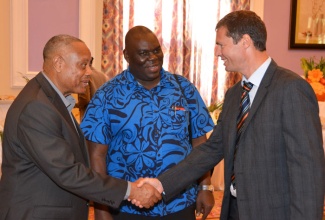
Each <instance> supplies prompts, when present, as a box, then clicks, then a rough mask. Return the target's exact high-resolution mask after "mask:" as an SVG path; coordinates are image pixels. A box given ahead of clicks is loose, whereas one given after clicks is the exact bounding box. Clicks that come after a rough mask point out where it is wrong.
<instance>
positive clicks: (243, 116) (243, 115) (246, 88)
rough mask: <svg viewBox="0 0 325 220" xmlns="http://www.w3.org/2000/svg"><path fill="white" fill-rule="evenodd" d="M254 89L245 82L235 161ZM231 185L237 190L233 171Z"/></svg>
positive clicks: (238, 122)
mask: <svg viewBox="0 0 325 220" xmlns="http://www.w3.org/2000/svg"><path fill="white" fill-rule="evenodd" d="M252 88H253V84H252V83H250V82H246V81H244V82H243V93H242V95H241V102H240V112H239V115H238V117H237V136H236V148H235V153H234V161H235V158H236V153H237V147H238V142H239V139H240V135H241V133H242V130H243V125H244V123H245V120H246V118H247V116H248V113H249V109H250V100H249V91H250V90H251V89H252ZM231 183H232V185H233V187H234V188H235V184H236V183H235V173H234V170H233V174H232V176H231Z"/></svg>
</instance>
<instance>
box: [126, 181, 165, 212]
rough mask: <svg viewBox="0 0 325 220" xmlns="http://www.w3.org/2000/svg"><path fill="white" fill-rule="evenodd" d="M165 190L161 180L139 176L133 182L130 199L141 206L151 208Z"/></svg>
mask: <svg viewBox="0 0 325 220" xmlns="http://www.w3.org/2000/svg"><path fill="white" fill-rule="evenodd" d="M163 191H164V189H163V186H162V184H161V182H160V181H159V180H158V179H156V178H139V179H138V180H137V181H135V182H131V191H130V195H129V197H128V201H130V202H131V203H132V204H134V205H136V206H138V207H139V208H143V207H144V208H150V207H151V206H153V205H154V204H155V203H157V202H158V201H159V200H161V194H162V192H163Z"/></svg>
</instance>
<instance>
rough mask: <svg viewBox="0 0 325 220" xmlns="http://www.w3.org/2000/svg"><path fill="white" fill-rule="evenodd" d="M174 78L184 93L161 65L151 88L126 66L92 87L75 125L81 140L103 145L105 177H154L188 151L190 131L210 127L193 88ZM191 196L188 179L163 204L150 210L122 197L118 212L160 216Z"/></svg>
mask: <svg viewBox="0 0 325 220" xmlns="http://www.w3.org/2000/svg"><path fill="white" fill-rule="evenodd" d="M177 77H178V79H179V82H180V84H181V86H182V88H183V92H184V94H185V96H186V97H183V94H182V91H181V89H180V86H179V84H178V83H177V81H176V80H175V78H174V76H173V74H171V73H169V72H167V71H165V70H164V69H162V70H161V79H160V83H159V84H158V85H157V86H156V87H154V88H152V89H151V90H147V89H146V88H144V87H143V86H142V85H141V84H140V83H138V82H137V81H136V79H135V78H134V77H133V75H132V74H131V73H130V72H129V69H127V70H124V71H123V72H122V73H120V74H119V75H117V76H116V77H115V78H113V79H112V80H110V81H108V82H106V83H105V84H104V85H103V86H102V87H101V88H99V89H98V90H97V92H96V94H95V95H94V97H93V98H92V100H91V101H90V103H89V105H88V107H87V110H86V113H85V116H84V118H83V120H82V123H81V128H82V130H83V132H84V134H85V137H86V139H87V140H90V141H92V142H95V143H100V144H104V145H108V146H109V148H108V152H107V160H106V161H107V162H106V163H107V174H108V175H111V176H114V177H117V178H121V179H125V180H128V181H132V182H133V181H135V180H137V179H138V178H139V177H157V176H158V175H159V174H161V173H163V172H165V171H166V170H168V169H169V168H171V167H172V166H174V165H175V164H177V163H179V162H180V161H182V160H183V159H184V158H185V157H186V156H187V155H188V154H189V153H190V152H191V150H192V145H191V143H190V138H189V135H190V134H191V135H192V137H191V138H198V137H200V136H202V135H205V134H206V133H207V132H209V131H210V130H212V129H213V125H214V124H213V121H212V119H211V117H210V114H209V112H208V110H207V108H206V106H205V104H204V102H203V100H202V98H201V96H200V94H199V92H198V91H197V89H196V88H195V87H194V85H193V84H192V83H191V82H190V81H188V80H187V79H186V78H184V77H182V76H178V75H177ZM189 121H190V122H191V126H190V129H191V132H189V130H188V129H189ZM175 181H177V180H175ZM196 196H197V190H196V183H193V184H192V185H190V186H189V187H188V188H187V190H185V191H184V192H182V193H181V194H179V196H178V197H177V198H175V199H174V200H172V201H170V202H168V203H166V202H164V201H160V202H159V203H157V204H156V205H155V206H154V207H153V208H151V209H139V208H137V207H135V206H134V205H132V204H131V203H130V202H128V201H124V202H123V203H122V204H121V206H120V211H122V212H127V213H132V214H139V215H145V216H164V215H168V214H170V213H174V212H178V211H180V210H183V209H184V208H186V207H188V206H190V205H191V204H193V203H194V202H195V201H196Z"/></svg>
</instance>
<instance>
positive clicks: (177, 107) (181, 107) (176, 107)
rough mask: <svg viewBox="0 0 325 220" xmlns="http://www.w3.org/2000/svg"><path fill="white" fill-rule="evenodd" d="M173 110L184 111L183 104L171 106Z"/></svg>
mask: <svg viewBox="0 0 325 220" xmlns="http://www.w3.org/2000/svg"><path fill="white" fill-rule="evenodd" d="M172 109H173V110H175V111H185V108H184V107H183V106H175V105H174V106H173V107H172Z"/></svg>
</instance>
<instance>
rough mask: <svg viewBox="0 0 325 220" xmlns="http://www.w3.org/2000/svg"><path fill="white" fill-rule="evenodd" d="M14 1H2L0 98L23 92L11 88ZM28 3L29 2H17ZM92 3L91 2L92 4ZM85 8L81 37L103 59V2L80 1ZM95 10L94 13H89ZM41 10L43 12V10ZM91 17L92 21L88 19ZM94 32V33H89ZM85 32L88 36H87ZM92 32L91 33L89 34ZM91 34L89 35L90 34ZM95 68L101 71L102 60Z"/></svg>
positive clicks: (96, 62) (96, 63) (97, 60)
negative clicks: (11, 23)
mask: <svg viewBox="0 0 325 220" xmlns="http://www.w3.org/2000/svg"><path fill="white" fill-rule="evenodd" d="M11 1H12V0H1V1H0V48H1V49H0V59H1V61H2V64H1V65H0V77H1V78H0V97H1V96H2V95H13V96H16V95H18V93H19V92H20V91H21V89H17V88H16V89H13V88H11V83H10V71H11V70H10V53H11V52H10V43H11V42H10V39H11V36H10V2H11ZM17 1H18V2H19V1H27V0H17ZM90 1H91V2H90ZM80 2H82V5H83V6H84V7H83V9H82V11H84V12H85V11H86V13H87V16H82V15H83V14H82V15H81V16H82V17H83V23H82V26H81V29H80V35H82V36H84V37H86V38H85V39H83V40H85V41H86V42H89V41H90V43H91V44H92V45H89V44H88V43H87V44H88V46H91V48H93V49H94V50H92V55H93V56H94V57H101V28H102V10H103V1H102V0H97V1H94V2H92V0H80ZM88 6H91V7H88ZM92 9H94V12H91V13H90V12H89V11H92ZM39 10H42V9H41V8H40V9H39ZM89 15H94V16H91V19H84V18H88V17H89ZM87 30H94V31H87ZM85 31H86V32H87V35H88V36H85ZM89 32H91V33H89ZM88 33H89V34H88ZM94 66H95V67H96V68H97V69H100V59H95V62H94Z"/></svg>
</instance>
